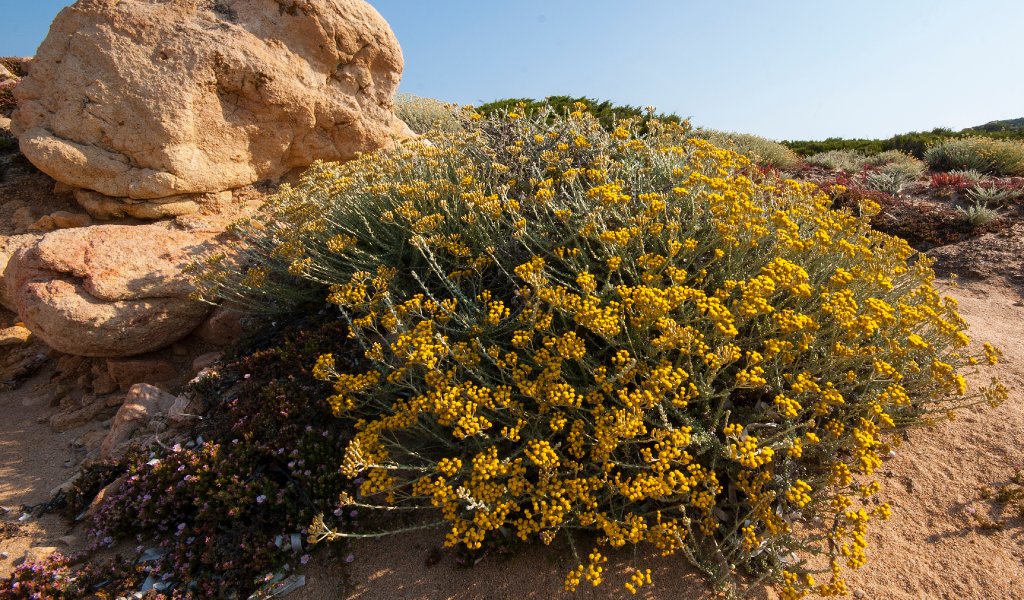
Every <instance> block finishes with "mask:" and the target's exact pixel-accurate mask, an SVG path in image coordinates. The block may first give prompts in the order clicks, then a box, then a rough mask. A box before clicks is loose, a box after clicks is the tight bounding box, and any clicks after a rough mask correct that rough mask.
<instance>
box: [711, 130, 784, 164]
mask: <svg viewBox="0 0 1024 600" xmlns="http://www.w3.org/2000/svg"><path fill="white" fill-rule="evenodd" d="M693 135H694V137H697V138H700V139H705V140H708V141H709V142H711V143H712V144H714V145H715V146H716V147H718V148H722V149H723V150H732V151H733V152H736V153H737V154H740V155H742V156H746V157H747V158H749V159H750V160H751V161H752V162H753V163H754V164H757V165H760V166H762V167H774V168H776V169H788V168H790V167H792V166H793V165H795V164H797V163H798V162H800V157H799V156H797V155H796V153H795V152H793V151H792V150H790V149H789V148H787V147H785V146H783V145H782V144H780V143H778V142H773V141H772V140H769V139H766V138H763V137H760V136H757V135H752V134H749V133H731V132H724V131H717V130H714V129H704V128H697V129H696V130H695V131H694V132H693Z"/></svg>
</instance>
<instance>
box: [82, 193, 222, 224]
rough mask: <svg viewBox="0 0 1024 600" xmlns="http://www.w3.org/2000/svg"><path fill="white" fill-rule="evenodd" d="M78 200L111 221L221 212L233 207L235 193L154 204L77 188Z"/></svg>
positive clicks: (179, 197)
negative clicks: (231, 205) (232, 196)
mask: <svg viewBox="0 0 1024 600" xmlns="http://www.w3.org/2000/svg"><path fill="white" fill-rule="evenodd" d="M74 194H75V200H77V201H78V204H80V205H81V206H82V208H84V209H85V210H86V212H88V213H89V214H90V215H92V216H93V217H96V218H97V219H100V220H103V221H107V220H110V219H122V218H124V217H134V218H136V219H163V218H166V217H179V216H188V215H191V214H194V213H196V212H199V211H200V210H205V211H209V212H221V211H223V210H224V209H225V208H227V207H229V206H230V204H231V192H230V191H223V192H217V193H210V194H179V195H176V196H168V197H166V198H155V199H153V200H151V201H145V200H132V199H130V198H111V197H110V196H105V195H103V194H100V193H99V192H94V191H91V190H82V189H76V190H75V191H74Z"/></svg>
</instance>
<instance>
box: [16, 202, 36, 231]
mask: <svg viewBox="0 0 1024 600" xmlns="http://www.w3.org/2000/svg"><path fill="white" fill-rule="evenodd" d="M36 220H37V218H36V216H35V215H33V214H32V209H31V208H29V207H27V206H22V207H21V208H19V209H18V210H16V211H14V214H13V215H11V224H12V225H14V227H15V228H17V229H28V228H29V227H31V226H33V225H35V223H36Z"/></svg>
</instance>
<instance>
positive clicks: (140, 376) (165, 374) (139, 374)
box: [107, 358, 178, 392]
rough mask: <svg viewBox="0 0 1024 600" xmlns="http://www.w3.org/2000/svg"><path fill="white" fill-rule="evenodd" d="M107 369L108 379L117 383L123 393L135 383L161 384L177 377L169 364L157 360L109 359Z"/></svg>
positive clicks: (176, 373)
mask: <svg viewBox="0 0 1024 600" xmlns="http://www.w3.org/2000/svg"><path fill="white" fill-rule="evenodd" d="M107 368H108V369H109V371H110V377H111V378H113V380H114V381H116V382H117V383H118V385H119V386H120V387H121V391H123V392H127V391H128V389H129V388H131V387H132V386H133V385H135V384H137V383H149V384H154V383H161V382H164V381H169V380H171V379H174V378H175V377H177V376H178V372H177V371H176V370H175V368H174V366H173V365H171V363H169V362H167V361H166V360H161V359H157V358H149V359H109V360H107Z"/></svg>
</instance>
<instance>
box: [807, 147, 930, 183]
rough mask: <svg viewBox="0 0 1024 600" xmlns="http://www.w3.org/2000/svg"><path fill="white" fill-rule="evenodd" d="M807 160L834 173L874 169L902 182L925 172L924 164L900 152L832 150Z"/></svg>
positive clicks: (851, 172) (850, 172)
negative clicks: (866, 154) (864, 153)
mask: <svg viewBox="0 0 1024 600" xmlns="http://www.w3.org/2000/svg"><path fill="white" fill-rule="evenodd" d="M805 160H806V161H807V163H808V164H811V165H815V166H818V167H824V168H826V169H831V170H833V171H839V170H841V171H845V172H846V173H849V174H853V173H859V172H861V171H863V170H864V169H865V168H866V167H873V168H876V169H878V170H880V171H881V172H882V173H886V174H890V175H894V176H897V177H899V178H900V181H904V182H910V181H913V180H915V179H917V178H918V177H920V176H921V175H923V174H924V171H925V166H924V163H922V162H921V161H919V160H917V159H916V158H914V157H913V156H910V155H907V154H904V153H902V152H900V151H898V150H889V151H886V152H880V153H878V154H873V155H869V156H865V155H863V154H861V153H860V152H857V151H854V150H830V151H828V152H822V153H820V154H815V155H814V156H809V157H807V158H806V159H805Z"/></svg>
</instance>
